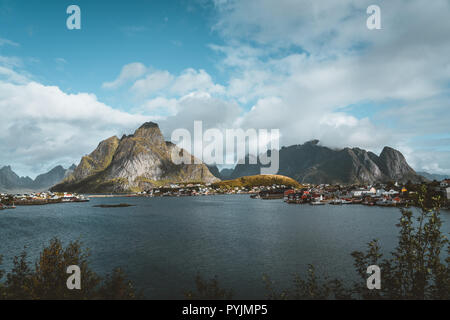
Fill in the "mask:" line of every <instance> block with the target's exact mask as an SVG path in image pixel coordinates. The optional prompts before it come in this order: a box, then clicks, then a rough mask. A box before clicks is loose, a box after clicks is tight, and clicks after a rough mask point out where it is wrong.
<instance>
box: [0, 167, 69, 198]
mask: <svg viewBox="0 0 450 320" xmlns="http://www.w3.org/2000/svg"><path fill="white" fill-rule="evenodd" d="M74 168H75V166H72V167H70V168H68V169H64V168H63V167H62V166H56V167H55V168H53V169H51V170H50V171H49V172H47V173H44V174H41V175H38V176H37V177H36V179H34V180H33V179H31V178H30V177H19V176H18V175H17V174H16V173H15V172H14V171H13V170H12V168H11V166H4V167H3V168H1V169H0V192H8V193H20V192H32V191H45V190H48V189H49V188H50V187H52V186H54V185H55V184H57V183H59V182H61V180H63V179H64V177H66V176H67V175H68V174H70V173H71V172H72V171H73V169H74Z"/></svg>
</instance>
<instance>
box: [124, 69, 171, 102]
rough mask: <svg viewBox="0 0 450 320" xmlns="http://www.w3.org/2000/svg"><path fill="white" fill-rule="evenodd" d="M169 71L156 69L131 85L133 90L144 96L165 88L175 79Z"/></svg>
mask: <svg viewBox="0 0 450 320" xmlns="http://www.w3.org/2000/svg"><path fill="white" fill-rule="evenodd" d="M173 79H174V76H172V75H171V74H170V73H169V72H168V71H155V72H152V73H150V74H148V75H146V76H145V78H143V79H139V80H137V81H136V82H135V83H134V84H133V86H132V87H131V91H132V92H133V93H135V94H136V95H138V96H141V97H144V96H148V95H151V94H154V93H156V92H158V91H160V90H162V89H165V88H167V87H168V86H169V84H170V83H171V82H172V81H173Z"/></svg>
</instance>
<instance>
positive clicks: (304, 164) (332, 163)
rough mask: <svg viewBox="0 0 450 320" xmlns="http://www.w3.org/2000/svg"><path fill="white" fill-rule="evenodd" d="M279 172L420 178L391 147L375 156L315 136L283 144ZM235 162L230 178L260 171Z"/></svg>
mask: <svg viewBox="0 0 450 320" xmlns="http://www.w3.org/2000/svg"><path fill="white" fill-rule="evenodd" d="M279 156H280V168H279V171H278V174H280V175H284V176H287V177H291V178H293V179H295V180H297V181H298V182H300V183H313V184H321V183H330V184H334V183H340V184H367V183H369V184H371V183H375V182H387V181H398V182H406V181H408V180H411V181H412V182H422V181H425V178H423V177H422V176H420V175H418V174H417V173H416V172H415V171H414V170H413V169H412V168H411V167H410V166H409V165H408V163H407V162H406V159H405V157H404V156H403V155H402V154H401V153H400V152H399V151H398V150H395V149H393V148H390V147H385V148H384V149H383V151H382V152H381V154H380V155H379V156H377V155H376V154H374V153H373V152H370V151H366V150H363V149H360V148H344V149H340V150H334V149H331V148H327V147H324V146H320V145H319V141H318V140H313V141H309V142H307V143H305V144H303V145H293V146H290V147H283V148H282V149H281V150H280V153H279ZM248 159H249V158H248V156H247V158H246V163H247V164H238V165H237V166H236V168H235V170H234V171H233V173H232V175H231V179H236V178H239V177H242V176H248V175H255V174H259V173H260V168H261V165H260V164H256V165H250V164H248V163H249V162H248Z"/></svg>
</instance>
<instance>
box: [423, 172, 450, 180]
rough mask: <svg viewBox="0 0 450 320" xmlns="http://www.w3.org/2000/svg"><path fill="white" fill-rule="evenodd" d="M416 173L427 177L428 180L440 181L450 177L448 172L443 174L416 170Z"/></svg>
mask: <svg viewBox="0 0 450 320" xmlns="http://www.w3.org/2000/svg"><path fill="white" fill-rule="evenodd" d="M417 174H419V175H421V176H422V177H425V178H427V179H428V180H430V181H433V180H436V181H442V180H445V179H450V174H447V175H444V174H434V173H428V172H417Z"/></svg>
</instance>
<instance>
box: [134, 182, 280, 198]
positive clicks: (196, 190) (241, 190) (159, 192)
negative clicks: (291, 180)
mask: <svg viewBox="0 0 450 320" xmlns="http://www.w3.org/2000/svg"><path fill="white" fill-rule="evenodd" d="M276 187H281V186H275V185H274V186H271V187H263V186H261V187H252V188H247V187H232V188H222V187H217V186H212V185H211V184H206V185H203V184H187V185H179V184H171V185H166V186H163V187H160V188H153V189H149V190H147V191H144V192H139V193H137V195H139V196H147V197H161V196H163V197H181V196H207V195H217V194H249V193H251V194H253V193H258V192H260V191H261V190H267V189H271V188H276ZM283 187H284V186H283Z"/></svg>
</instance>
